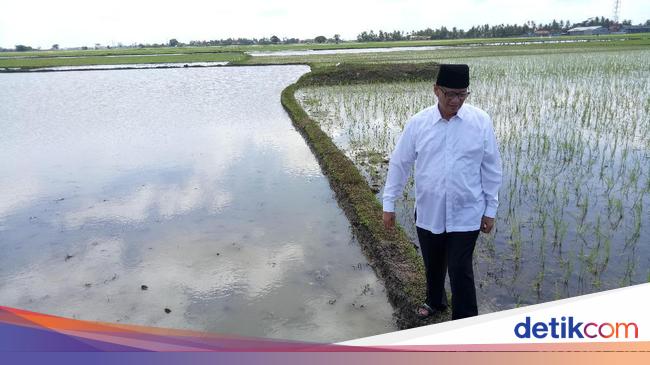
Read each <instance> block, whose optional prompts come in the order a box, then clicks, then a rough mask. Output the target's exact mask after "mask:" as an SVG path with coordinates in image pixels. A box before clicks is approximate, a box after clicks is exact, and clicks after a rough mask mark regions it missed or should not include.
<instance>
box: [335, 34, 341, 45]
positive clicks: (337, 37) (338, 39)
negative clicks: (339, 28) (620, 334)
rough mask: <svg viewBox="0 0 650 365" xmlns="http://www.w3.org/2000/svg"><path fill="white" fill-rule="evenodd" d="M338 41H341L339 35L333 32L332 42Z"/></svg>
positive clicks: (337, 42)
mask: <svg viewBox="0 0 650 365" xmlns="http://www.w3.org/2000/svg"><path fill="white" fill-rule="evenodd" d="M340 41H341V35H340V34H334V42H335V43H336V44H339V42H340Z"/></svg>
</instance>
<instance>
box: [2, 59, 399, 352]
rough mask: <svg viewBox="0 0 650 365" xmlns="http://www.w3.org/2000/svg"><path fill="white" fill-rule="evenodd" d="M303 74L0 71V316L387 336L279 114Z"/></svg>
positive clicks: (383, 303)
mask: <svg viewBox="0 0 650 365" xmlns="http://www.w3.org/2000/svg"><path fill="white" fill-rule="evenodd" d="M307 71H308V68H307V67H306V66H284V67H283V66H280V67H235V68H230V67H220V68H184V69H159V70H121V71H92V72H74V71H71V72H62V73H57V72H53V73H21V74H0V85H2V87H0V100H2V104H1V105H0V130H2V133H0V146H1V147H0V148H1V150H2V153H1V154H0V171H2V173H1V174H0V250H1V251H2V255H0V305H4V306H11V307H16V308H21V309H26V310H32V311H37V312H42V313H48V314H53V315H60V316H66V317H72V318H78V319H84V320H98V321H107V322H118V323H129V324H140V325H149V326H158V327H172V328H185V329H194V330H201V331H209V332H218V333H232V334H241V335H247V336H260V337H272V338H282V339H300V340H307V341H323V342H331V341H340V340H345V339H352V338H358V337H362V336H368V335H373V334H378V333H383V332H390V331H393V330H395V329H396V328H395V324H394V323H393V318H392V312H393V310H392V308H391V307H390V305H389V304H388V301H387V298H386V295H385V293H384V288H383V286H382V284H381V282H379V281H378V279H377V277H376V276H375V274H374V272H373V271H372V269H371V268H370V267H369V265H368V264H367V261H366V259H365V257H364V256H363V255H362V253H361V250H360V247H359V245H358V244H357V242H356V241H355V239H354V238H353V236H352V235H351V230H350V226H349V223H348V221H347V219H346V218H345V216H344V214H343V213H342V211H341V209H340V208H339V207H338V206H337V204H336V201H335V199H334V195H333V192H332V191H331V189H330V187H329V185H328V182H327V179H326V178H325V177H324V176H323V174H322V173H321V170H320V168H319V165H318V163H317V161H316V160H315V158H314V157H313V155H312V154H311V152H310V150H309V148H308V147H307V145H306V144H305V142H304V140H303V139H302V137H301V136H300V135H299V134H298V133H297V132H296V131H295V130H294V129H293V127H292V125H291V121H290V119H289V118H288V116H287V115H286V113H285V112H284V110H283V109H282V107H281V105H280V92H281V90H282V89H283V88H284V87H286V86H287V85H288V84H290V83H291V82H293V81H295V80H296V79H297V78H298V77H299V76H300V75H302V74H303V73H305V72H307Z"/></svg>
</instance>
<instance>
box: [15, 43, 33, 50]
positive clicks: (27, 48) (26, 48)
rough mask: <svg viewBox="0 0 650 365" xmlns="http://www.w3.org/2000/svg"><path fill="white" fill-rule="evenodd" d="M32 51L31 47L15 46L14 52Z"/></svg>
mask: <svg viewBox="0 0 650 365" xmlns="http://www.w3.org/2000/svg"><path fill="white" fill-rule="evenodd" d="M31 50H33V48H32V47H30V46H26V45H24V44H17V45H16V52H26V51H31Z"/></svg>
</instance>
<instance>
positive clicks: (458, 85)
mask: <svg viewBox="0 0 650 365" xmlns="http://www.w3.org/2000/svg"><path fill="white" fill-rule="evenodd" d="M436 84H437V85H440V86H444V87H448V88H450V89H465V88H467V87H468V86H469V66H467V65H450V64H442V65H440V70H439V71H438V79H437V80H436Z"/></svg>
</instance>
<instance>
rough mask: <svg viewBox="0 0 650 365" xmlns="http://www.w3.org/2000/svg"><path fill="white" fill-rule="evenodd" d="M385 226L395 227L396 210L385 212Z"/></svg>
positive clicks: (388, 227)
mask: <svg viewBox="0 0 650 365" xmlns="http://www.w3.org/2000/svg"><path fill="white" fill-rule="evenodd" d="M384 228H386V229H388V230H392V229H393V228H395V212H384Z"/></svg>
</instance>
